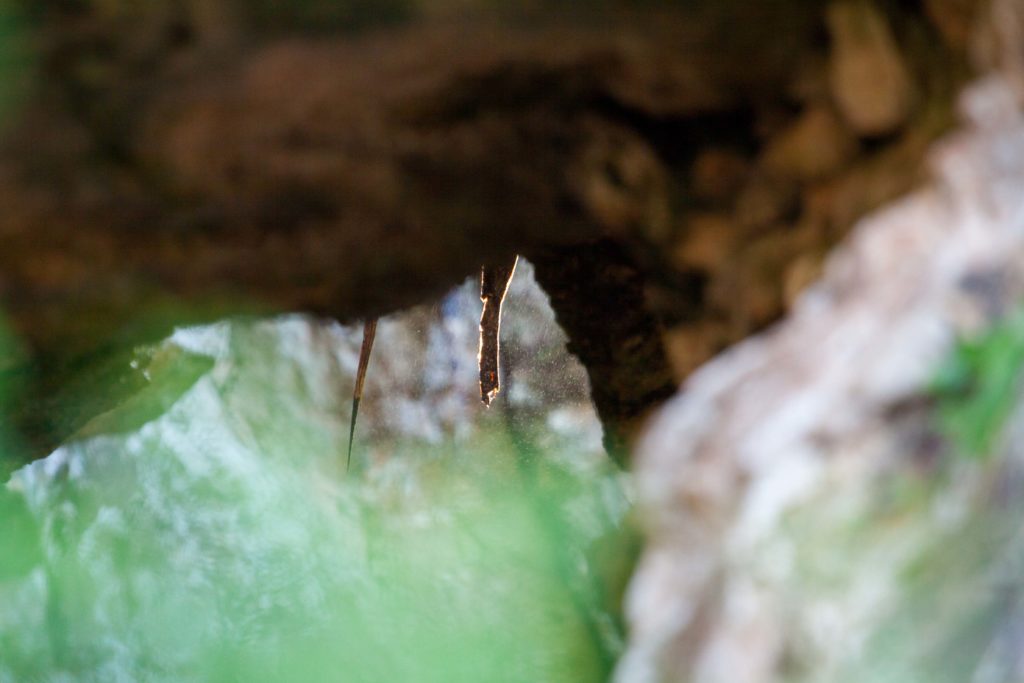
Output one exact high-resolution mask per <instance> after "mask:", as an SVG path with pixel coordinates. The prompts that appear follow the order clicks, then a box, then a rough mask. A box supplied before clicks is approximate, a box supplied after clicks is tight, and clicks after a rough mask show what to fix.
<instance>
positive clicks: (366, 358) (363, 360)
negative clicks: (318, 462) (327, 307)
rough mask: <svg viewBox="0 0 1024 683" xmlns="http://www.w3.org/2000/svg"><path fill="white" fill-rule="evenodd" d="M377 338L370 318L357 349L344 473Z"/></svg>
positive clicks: (349, 458)
mask: <svg viewBox="0 0 1024 683" xmlns="http://www.w3.org/2000/svg"><path fill="white" fill-rule="evenodd" d="M376 336H377V319H376V318H370V319H369V320H367V321H366V324H365V325H363V345H362V346H361V347H360V349H359V369H358V370H356V386H355V388H354V389H353V390H352V418H351V419H350V420H349V425H348V460H347V461H346V462H345V471H346V472H348V468H349V467H350V466H351V465H352V437H353V436H355V433H356V415H358V414H359V401H360V400H362V398H363V384H364V383H365V382H366V368H367V366H369V365H370V352H371V351H373V338H374V337H376Z"/></svg>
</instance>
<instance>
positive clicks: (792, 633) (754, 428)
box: [617, 77, 1024, 683]
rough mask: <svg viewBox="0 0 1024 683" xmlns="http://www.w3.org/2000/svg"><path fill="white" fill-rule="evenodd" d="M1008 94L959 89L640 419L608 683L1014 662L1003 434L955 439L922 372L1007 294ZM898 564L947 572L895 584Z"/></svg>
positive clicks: (992, 317) (961, 672)
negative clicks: (637, 511) (634, 542)
mask: <svg viewBox="0 0 1024 683" xmlns="http://www.w3.org/2000/svg"><path fill="white" fill-rule="evenodd" d="M1020 94H1021V91H1020V90H1017V89H1016V88H1015V86H1014V85H1013V81H1012V79H1010V78H1000V77H992V78H990V79H988V80H985V81H982V82H980V83H979V84H977V85H975V86H973V87H972V88H971V89H970V90H969V91H968V92H967V93H966V95H965V96H964V97H963V99H962V101H961V108H962V112H963V114H964V117H965V126H964V128H963V130H961V131H960V132H958V133H957V134H956V135H954V136H952V137H950V138H949V139H946V140H944V141H943V142H942V144H941V145H940V146H939V147H938V148H937V149H936V150H935V152H934V154H933V167H934V172H935V177H934V179H933V180H932V182H930V183H929V184H928V186H927V187H926V188H924V189H922V190H920V191H918V192H916V193H914V194H913V195H911V196H909V197H907V198H906V199H903V200H900V201H898V202H895V203H893V204H892V205H890V206H889V207H887V208H886V209H885V210H883V211H881V212H879V213H877V214H874V215H872V216H871V217H869V218H868V219H865V220H864V221H862V222H861V223H860V225H859V226H858V227H857V228H856V230H855V231H854V233H853V234H852V235H851V237H850V238H849V239H848V240H847V241H846V243H845V244H844V245H843V246H842V247H841V248H839V249H838V250H837V251H836V252H835V253H834V254H833V255H832V256H831V257H830V258H829V260H828V263H827V266H826V269H825V275H824V277H823V279H822V280H821V282H820V283H818V284H816V285H814V286H813V287H811V288H810V289H809V290H807V291H806V293H805V294H804V295H803V296H802V297H801V298H800V299H799V301H798V302H797V303H796V305H795V307H794V310H793V311H792V313H791V314H790V315H789V316H788V317H787V318H786V319H785V321H784V322H782V323H781V324H779V325H778V326H777V327H775V328H773V329H771V330H770V331H768V332H766V333H764V334H762V335H759V336H757V337H755V338H752V339H750V340H749V341H746V342H744V343H742V344H740V345H738V346H736V347H735V348H733V349H730V350H729V351H728V352H726V353H724V354H723V355H721V356H720V357H719V358H716V359H715V360H714V361H712V362H711V363H709V364H707V365H706V366H704V367H702V368H701V369H700V370H699V371H697V372H696V373H695V374H694V376H693V377H692V378H691V379H690V380H689V381H688V382H687V384H686V385H685V387H684V390H683V393H681V394H680V395H679V396H678V397H677V398H675V399H674V400H673V401H672V402H670V404H668V405H667V407H666V408H665V409H664V410H663V411H662V412H661V413H660V415H659V416H658V418H657V419H656V420H655V421H654V423H653V424H652V425H651V427H650V429H649V431H648V432H647V434H646V436H645V438H644V440H643V441H642V443H641V445H640V447H639V460H638V481H639V500H640V506H641V508H642V511H643V517H644V520H645V522H644V523H645V528H646V532H647V534H648V539H649V541H648V545H647V547H646V550H645V552H644V555H643V558H642V560H641V562H640V565H639V569H638V571H637V573H636V575H635V577H634V579H633V581H632V584H631V587H630V591H629V598H628V617H629V623H630V626H631V629H632V632H631V638H630V645H629V649H628V651H627V654H626V656H625V657H624V659H623V660H622V662H621V664H620V666H619V669H618V674H617V680H618V681H620V682H621V683H653V682H655V681H680V682H681V681H695V682H699V683H719V682H721V683H725V682H727V681H728V682H729V683H753V682H762V681H764V682H766V681H781V680H786V681H838V680H851V681H852V680H856V681H864V680H901V681H916V680H931V681H934V680H943V681H945V680H949V681H965V680H975V681H981V680H984V681H1010V680H1020V678H1021V676H1024V670H1022V669H1021V662H1020V658H1019V651H1020V650H1019V645H1020V642H1019V632H1020V623H1021V620H1020V616H1021V612H1020V609H1019V608H1018V607H1017V606H1016V605H1017V603H1016V601H1015V600H1009V601H1006V600H1003V599H1001V598H1000V597H998V596H999V595H1000V594H1001V593H999V591H1002V590H1005V589H1006V588H1005V587H1006V586H1015V585H1019V581H1020V576H1019V572H1017V573H1016V575H1014V570H1013V569H1011V567H1015V566H1016V567H1018V568H1019V564H1017V563H1018V562H1019V559H1020V557H1021V553H1020V551H1021V547H1020V543H1019V538H1018V534H1017V532H1016V531H1014V530H1013V529H1015V528H1016V527H1017V526H1019V524H1014V523H1012V522H1011V523H1009V524H1007V520H1011V519H1018V520H1019V517H1018V515H1019V510H1020V500H1021V497H1020V494H1021V491H1020V485H1019V473H1020V471H1021V454H1022V453H1024V448H1022V447H1021V442H1020V441H1019V434H1017V435H1016V436H1014V435H1013V434H1011V436H1010V437H1009V438H1008V440H1007V441H1006V442H1005V443H1004V444H1003V447H1002V453H1003V454H1004V457H1002V458H999V459H996V460H994V461H983V462H978V461H975V462H973V463H970V462H968V461H964V460H962V459H957V456H955V455H954V454H951V453H950V450H949V446H948V445H944V441H943V438H942V437H941V436H940V435H939V434H938V433H937V431H936V427H935V424H936V422H935V420H936V418H935V408H934V406H933V405H932V404H931V399H930V398H929V389H928V387H929V385H930V384H931V383H932V381H933V378H934V377H935V374H936V372H937V369H938V368H939V367H940V365H941V364H942V360H943V358H944V357H945V356H946V355H947V354H948V353H949V352H950V349H951V348H952V345H953V342H954V340H955V339H956V338H957V336H958V335H961V334H972V333H977V332H978V331H980V330H983V329H985V328H986V327H987V326H990V325H992V324H993V323H994V322H995V321H997V320H999V319H1000V318H1002V317H1004V316H1006V315H1008V314H1009V313H1010V312H1012V311H1014V310H1016V309H1017V307H1018V306H1019V302H1020V301H1021V300H1022V297H1024V286H1022V283H1024V269H1022V266H1021V264H1022V263H1024V191H1022V188H1024V115H1022V109H1021V107H1020V101H1021V100H1020ZM1003 375H1004V376H1005V372H1004V373H1003ZM1013 431H1014V430H1011V432H1013ZM1016 432H1019V429H1017V430H1016ZM1007 526H1009V527H1010V528H1009V529H1008V528H1007ZM1007 572H1009V573H1007ZM951 573H952V574H957V573H959V574H960V579H959V580H954V581H950V580H948V579H949V575H950V574H951ZM913 576H918V577H931V578H935V577H936V576H944V577H945V579H947V580H943V581H940V580H936V581H935V582H934V583H928V582H927V581H924V580H923V579H922V584H921V585H920V593H921V594H920V595H917V597H916V598H915V597H908V595H909V592H908V589H907V585H913V583H912V581H911V579H910V578H908V577H913ZM908 581H910V582H911V583H910V584H908V583H907V582H908ZM1007 582H1009V583H1007ZM1010 590H1013V589H1012V588H1011V589H1010ZM1015 634H1016V635H1015ZM1015 653H1016V654H1015Z"/></svg>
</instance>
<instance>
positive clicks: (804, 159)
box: [762, 106, 858, 181]
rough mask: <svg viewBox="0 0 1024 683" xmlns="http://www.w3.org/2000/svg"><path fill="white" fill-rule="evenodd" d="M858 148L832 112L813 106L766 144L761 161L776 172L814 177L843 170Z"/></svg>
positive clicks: (824, 107) (803, 179)
mask: <svg viewBox="0 0 1024 683" xmlns="http://www.w3.org/2000/svg"><path fill="white" fill-rule="evenodd" d="M857 150H858V144H857V139H856V138H855V137H854V136H853V135H852V134H851V133H850V131H849V130H848V129H847V128H846V126H845V125H843V122H842V121H840V120H839V118H838V117H837V116H836V115H835V113H833V112H832V110H831V109H830V108H829V107H827V106H816V107H811V108H809V109H808V110H807V111H805V112H804V113H803V114H801V115H800V117H799V118H798V119H797V120H796V121H795V122H794V123H793V124H792V125H790V126H789V128H787V129H786V130H784V131H783V132H782V133H781V134H780V135H778V136H777V137H775V138H774V139H772V140H771V141H770V142H769V143H768V147H767V148H766V149H765V151H764V154H763V157H762V164H764V166H765V168H767V169H769V170H771V171H774V172H776V173H780V174H783V175H789V176H793V177H796V178H799V179H800V180H802V181H807V180H814V179H816V178H822V177H824V176H828V175H831V174H833V173H835V172H837V171H839V170H840V169H842V168H843V167H844V166H845V165H846V164H848V163H849V162H850V161H851V160H852V159H853V158H854V157H855V156H856V154H857Z"/></svg>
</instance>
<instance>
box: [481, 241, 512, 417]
mask: <svg viewBox="0 0 1024 683" xmlns="http://www.w3.org/2000/svg"><path fill="white" fill-rule="evenodd" d="M518 262H519V257H518V256H516V257H515V259H514V260H513V261H512V265H511V266H484V267H483V269H482V270H481V272H480V300H481V301H483V302H484V310H483V312H482V313H481V314H480V353H479V355H478V357H477V360H478V362H479V365H480V400H481V401H483V403H484V405H485V406H490V405H491V400H492V399H493V398H494V397H495V396H497V395H498V392H499V391H500V390H501V385H500V383H499V379H498V367H499V359H498V350H499V349H498V346H499V336H500V332H501V304H502V302H503V301H504V300H505V294H506V293H507V292H508V285H509V283H510V282H512V275H513V274H515V272H516V264H517V263H518Z"/></svg>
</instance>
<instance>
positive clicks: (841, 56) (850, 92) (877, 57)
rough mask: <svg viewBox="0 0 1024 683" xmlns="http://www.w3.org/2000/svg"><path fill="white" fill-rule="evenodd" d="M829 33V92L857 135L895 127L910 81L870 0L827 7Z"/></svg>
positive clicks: (909, 98)
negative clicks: (830, 44)
mask: <svg viewBox="0 0 1024 683" xmlns="http://www.w3.org/2000/svg"><path fill="white" fill-rule="evenodd" d="M827 17H828V27H829V32H830V35H831V36H832V57H831V64H830V83H831V86H832V96H833V98H834V99H835V102H836V104H837V105H838V107H839V110H840V111H841V112H842V114H843V116H844V118H845V119H846V121H847V123H849V124H850V126H851V127H852V128H853V130H854V131H856V132H857V134H858V135H862V136H878V135H885V134H887V133H891V132H893V131H894V130H896V129H898V128H900V127H901V126H902V125H904V124H905V123H906V122H907V119H908V118H909V117H910V114H911V111H912V108H913V103H914V97H915V92H914V85H913V82H912V80H911V77H910V73H909V72H908V70H907V65H906V64H905V62H904V59H903V56H902V55H901V54H900V49H899V46H898V45H897V43H896V39H895V38H894V36H893V33H892V29H891V28H890V26H889V24H888V22H887V21H886V19H885V16H884V15H883V14H882V13H881V11H879V9H878V8H877V7H876V6H875V5H874V4H873V3H872V2H871V0H838V1H837V2H834V3H832V4H831V5H829V7H828V12H827Z"/></svg>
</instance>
